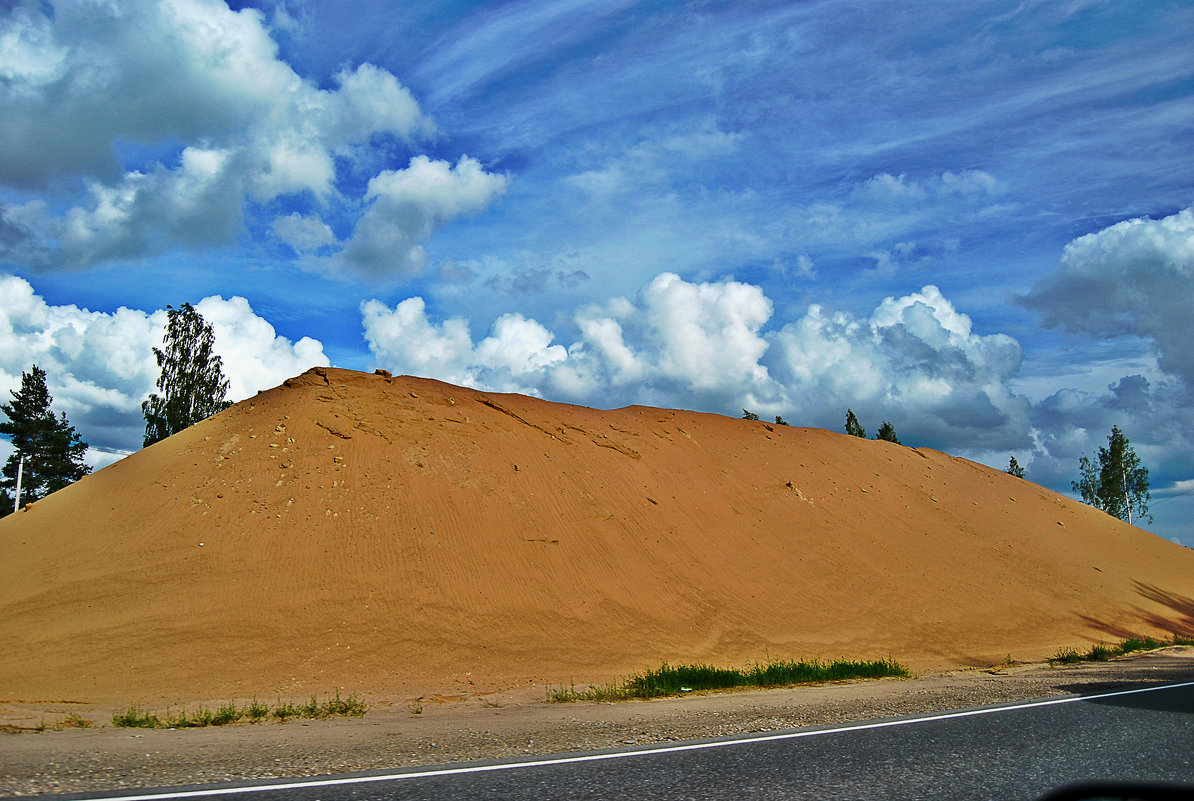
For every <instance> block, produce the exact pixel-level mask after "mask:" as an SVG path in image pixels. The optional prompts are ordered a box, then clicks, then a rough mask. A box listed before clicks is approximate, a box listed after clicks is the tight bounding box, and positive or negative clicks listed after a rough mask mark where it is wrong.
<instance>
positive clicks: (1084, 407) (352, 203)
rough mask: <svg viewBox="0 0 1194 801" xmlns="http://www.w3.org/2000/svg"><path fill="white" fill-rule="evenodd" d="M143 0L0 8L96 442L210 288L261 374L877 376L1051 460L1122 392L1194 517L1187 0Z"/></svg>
mask: <svg viewBox="0 0 1194 801" xmlns="http://www.w3.org/2000/svg"><path fill="white" fill-rule="evenodd" d="M118 6H119V9H118V10H117V9H114V8H108V7H105V5H104V4H91V3H81V2H78V3H74V2H69V3H68V2H62V3H59V2H31V3H19V2H18V3H16V4H15V5H14V4H6V5H5V6H4V8H5V9H6V10H2V11H0V107H2V108H3V109H4V114H3V115H0V293H2V296H3V308H2V309H0V390H5V389H11V388H14V387H16V386H17V385H18V384H19V380H20V374H21V371H22V370H26V369H28V368H29V366H30V365H31V364H33V363H37V364H40V365H41V366H43V367H45V368H46V369H47V372H48V374H49V382H50V388H51V392H52V393H53V394H54V396H55V399H56V402H57V406H58V408H61V409H63V410H65V411H66V412H67V414H68V416H69V417H70V419H71V421H72V422H73V423H75V425H76V426H77V427H78V428H79V429H80V431H81V433H82V434H83V436H84V438H85V439H87V441H88V442H90V443H91V444H92V446H93V449H92V459H93V460H94V461H95V463H96V464H104V463H107V462H108V461H111V460H112V459H113V458H116V456H118V455H119V454H120V453H124V452H128V451H131V450H133V449H135V448H136V447H137V446H138V445H139V442H140V431H141V428H142V426H143V423H142V420H141V417H140V401H141V400H142V399H143V398H144V397H145V395H146V394H147V393H148V392H149V391H151V390H152V389H153V382H154V380H155V379H156V376H157V372H156V365H155V364H154V362H153V357H152V353H151V351H150V349H151V348H152V347H153V346H154V345H155V344H156V343H157V342H159V341H160V338H161V331H162V326H163V325H164V313H163V310H164V309H165V307H166V306H167V305H168V304H173V305H177V304H179V303H182V302H184V301H190V302H192V303H196V304H198V305H199V306H200V308H201V311H203V313H204V315H205V317H207V318H208V319H209V320H210V321H211V322H212V323H213V325H214V326H215V328H216V345H217V350H219V351H220V353H221V355H222V357H223V359H224V361H225V366H226V372H227V373H228V374H229V376H230V378H231V380H232V384H233V387H232V390H233V394H234V395H236V396H237V397H246V396H248V395H250V394H252V393H253V392H255V391H257V390H259V389H262V388H266V387H269V386H273V385H275V384H277V383H279V382H280V381H281V380H283V379H285V378H286V377H287V376H288V375H291V374H294V373H297V372H300V371H302V370H303V369H306V368H307V367H310V366H313V365H315V364H328V363H330V364H335V365H338V366H342V367H349V368H355V369H373V368H374V367H384V368H386V369H390V370H392V371H394V372H400V373H412V374H417V375H425V376H432V377H436V378H441V379H444V380H448V381H453V382H456V383H468V384H472V385H476V386H481V387H486V388H489V389H493V390H499V391H519V392H527V393H533V394H537V395H540V396H542V397H546V398H549V399H553V400H562V401H569V402H576V403H583V404H587V405H593V406H599V407H614V406H620V405H625V404H630V403H646V404H652V405H662V406H675V407H682V408H692V409H700V410H705V411H713V412H719V413H724V414H733V415H738V414H741V409H742V408H744V407H745V408H750V409H751V410H753V411H755V412H757V413H759V414H760V415H762V416H764V417H767V418H770V417H773V416H774V415H777V414H779V415H783V417H784V418H785V419H786V420H788V421H789V422H791V423H794V424H799V425H815V426H824V427H828V428H833V429H837V430H840V429H841V427H842V422H843V420H844V415H845V409H846V408H847V407H850V408H852V409H854V411H855V412H857V413H858V415H859V417H860V419H861V420H862V423H863V425H864V426H866V427H867V428H868V430H870V431H872V432H873V431H874V430H875V429H876V428H877V427H878V425H879V423H880V422H881V421H882V420H890V421H892V422H893V423H894V424H895V426H896V429H897V431H898V432H899V433H900V436H901V438H902V439H903V440H904V441H905V442H906V443H908V444H913V445H927V446H931V447H936V448H940V449H942V450H945V451H948V452H950V453H954V454H958V455H962V456H966V457H968V458H972V459H976V460H979V461H983V462H985V463H988V464H991V465H994V466H997V467H1001V468H1002V467H1004V466H1006V464H1007V460H1008V457H1009V455H1011V454H1015V455H1016V457H1017V459H1018V460H1019V461H1020V463H1021V464H1023V465H1024V466H1025V467H1026V468H1027V471H1028V477H1029V478H1030V479H1032V480H1035V481H1038V482H1040V483H1042V484H1044V485H1046V486H1049V487H1050V488H1053V489H1056V490H1060V491H1068V489H1069V483H1070V481H1071V480H1072V479H1074V478H1076V477H1077V464H1078V459H1079V457H1080V456H1082V455H1089V454H1091V453H1093V452H1094V450H1095V449H1096V448H1097V447H1098V446H1099V445H1100V444H1104V443H1105V441H1106V437H1107V433H1108V432H1109V430H1110V428H1111V426H1112V425H1119V426H1120V427H1121V428H1123V429H1124V431H1125V432H1126V433H1127V434H1128V436H1129V438H1130V439H1131V440H1132V442H1133V444H1134V445H1135V447H1136V449H1137V451H1138V452H1139V453H1140V455H1141V456H1142V458H1143V459H1144V462H1145V464H1146V465H1148V466H1149V467H1150V469H1151V471H1152V478H1153V482H1152V483H1153V490H1154V506H1153V511H1154V514H1155V515H1156V522H1155V523H1154V524H1153V525H1152V526H1150V528H1151V529H1152V530H1153V531H1156V532H1157V533H1158V534H1161V535H1162V536H1166V537H1170V538H1178V539H1181V540H1183V541H1184V542H1185V543H1186V544H1188V545H1194V530H1192V529H1191V528H1190V525H1189V522H1188V521H1189V519H1190V518H1191V515H1192V514H1194V447H1192V445H1194V394H1192V392H1194V355H1191V354H1192V353H1194V350H1191V349H1189V348H1188V347H1187V346H1186V343H1187V342H1188V340H1189V338H1190V337H1189V335H1190V333H1191V331H1190V329H1191V326H1190V320H1189V312H1190V309H1191V308H1194V211H1191V205H1192V204H1194V147H1192V144H1194V56H1192V55H1191V50H1190V46H1189V42H1190V41H1191V37H1192V34H1194V6H1192V5H1191V4H1190V3H1186V2H1166V3H1160V2H1157V3H1153V2H1138V3H1121V2H1094V1H1093V0H1092V1H1091V2H1084V1H1082V0H1074V1H1073V2H1056V1H1053V0H1050V1H1049V2H1001V3H996V2H989V3H988V2H969V3H955V2H948V3H946V2H909V1H907V0H904V1H903V2H898V3H897V2H890V3H889V2H882V1H881V0H866V1H865V2H805V3H764V2H726V3H713V2H709V3H688V4H684V3H634V2H609V3H599V2H551V3H544V2H505V3H463V2H456V3H453V2H447V3H445V2H410V3H402V4H393V3H389V2H353V3H347V2H344V3H341V2H318V3H316V2H306V3H304V2H278V3H261V4H243V5H242V4H235V5H234V6H233V7H231V8H230V7H229V6H227V5H225V4H223V3H218V2H206V1H205V0H174V2H160V3H159V2H148V0H135V1H131V2H126V3H121V4H118ZM3 447H4V446H3V445H2V444H0V449H2V448H3Z"/></svg>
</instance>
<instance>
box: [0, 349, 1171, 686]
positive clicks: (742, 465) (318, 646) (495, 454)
mask: <svg viewBox="0 0 1194 801" xmlns="http://www.w3.org/2000/svg"><path fill="white" fill-rule="evenodd" d="M1192 598H1194V550H1190V549H1187V548H1182V547H1180V546H1177V545H1174V544H1173V543H1170V542H1167V541H1164V540H1162V539H1160V538H1157V537H1155V536H1153V535H1150V534H1148V533H1146V532H1144V531H1141V530H1139V529H1135V528H1132V527H1129V526H1127V525H1125V524H1123V523H1120V522H1119V521H1116V520H1113V519H1112V518H1110V517H1109V516H1107V515H1105V514H1103V513H1102V512H1099V511H1097V510H1095V509H1092V508H1089V507H1086V506H1083V505H1082V504H1079V503H1076V502H1074V501H1071V500H1069V499H1066V498H1064V497H1061V496H1059V495H1056V494H1054V493H1051V492H1049V491H1047V490H1045V489H1043V488H1041V487H1039V486H1037V485H1035V484H1032V483H1029V482H1026V481H1023V480H1020V479H1015V478H1012V477H1010V476H1007V475H1005V474H1003V473H1001V472H998V471H995V470H991V469H989V468H986V467H982V466H980V465H977V464H974V463H972V462H967V461H964V460H960V459H955V458H952V457H950V456H947V455H945V454H942V453H939V452H936V451H931V450H918V449H912V448H906V447H900V446H897V445H892V444H889V443H883V442H875V441H865V440H860V439H857V438H853V437H846V436H844V435H839V434H835V433H832V432H828V431H824V430H817V429H802V428H795V427H790V428H789V427H781V426H773V425H768V424H765V423H761V422H748V421H743V420H735V419H731V418H726V417H721V416H717V415H709V414H700V413H694V412H683V411H671V410H660V409H652V408H643V407H631V408H627V409H621V410H616V411H596V410H591V409H585V408H581V407H575V406H567V405H562V404H553V403H548V402H544V401H540V400H536V399H532V398H526V397H522V396H517V395H499V394H493V393H484V392H478V391H474V390H469V389H462V388H459V387H453V386H450V385H447V384H442V383H439V382H435V381H430V380H425V379H415V378H406V377H401V378H389V377H386V376H380V375H367V374H363V373H355V372H350V371H344V370H336V369H322V368H319V369H315V370H312V371H310V372H308V373H305V374H304V375H302V376H300V377H297V378H294V379H291V380H289V381H287V382H286V383H285V384H284V385H283V386H281V387H278V388H276V389H273V390H270V391H268V392H264V393H261V394H259V395H258V396H256V397H255V398H252V399H250V400H247V401H244V402H242V403H239V404H237V405H236V406H234V407H233V408H231V409H229V410H228V411H226V412H224V413H222V414H220V415H217V416H216V417H214V418H211V419H209V420H206V421H204V422H203V423H200V424H199V425H196V426H194V427H193V428H191V429H189V430H187V431H185V432H183V433H181V434H179V435H176V436H174V437H171V438H170V439H168V440H165V441H163V442H160V443H158V444H156V445H154V446H152V447H150V448H146V449H144V450H142V451H140V452H138V453H135V454H133V455H132V456H130V457H128V458H127V459H124V460H122V461H121V462H119V463H117V464H114V465H112V466H110V467H108V468H106V469H104V470H101V471H99V472H97V473H95V474H94V475H91V476H88V477H87V478H85V479H83V480H82V481H80V482H78V483H77V484H75V485H73V486H71V487H68V488H67V489H65V490H62V491H61V492H58V493H56V494H55V495H53V496H51V497H49V498H46V499H44V500H43V501H41V502H39V503H37V504H36V505H35V506H34V507H33V508H31V509H30V510H28V511H25V512H21V513H19V514H16V515H11V516H9V517H7V518H4V519H3V520H0V642H3V643H4V647H3V648H0V699H4V700H12V699H21V700H26V701H35V700H48V699H78V700H86V701H90V702H93V703H128V702H131V701H137V702H140V703H146V704H159V703H174V702H181V701H187V700H192V701H193V700H196V699H219V698H227V697H230V696H233V695H235V696H237V697H240V698H246V697H248V696H249V695H250V694H252V693H257V694H259V695H261V696H263V697H270V696H272V695H273V694H274V693H280V694H283V695H302V694H303V693H310V692H326V691H330V690H331V689H334V688H338V687H342V688H345V689H347V690H350V691H357V692H364V693H367V694H369V695H371V696H378V695H385V694H409V693H416V694H418V693H423V692H442V693H453V692H467V691H481V690H486V689H494V688H497V687H509V686H512V685H515V684H525V683H527V682H528V681H529V682H543V681H550V682H554V683H560V682H567V681H568V680H570V679H576V680H577V681H578V682H579V681H584V682H588V681H592V680H609V679H612V678H614V677H616V676H618V675H624V674H626V673H628V672H631V671H634V670H637V669H641V668H643V667H647V666H651V665H654V664H657V663H658V661H659V660H661V659H667V660H671V661H677V660H682V661H692V660H710V661H715V662H718V663H726V664H738V663H742V662H745V661H747V660H749V659H754V658H759V657H763V656H765V655H767V654H770V655H771V656H782V657H787V656H794V657H797V656H799V657H830V658H832V657H846V658H871V657H881V656H892V657H895V658H897V659H899V660H901V661H903V662H905V663H907V664H910V665H912V666H914V667H922V668H923V667H931V666H948V665H974V664H989V663H992V662H998V661H1002V660H1003V659H1004V658H1005V657H1006V656H1007V655H1008V654H1009V653H1010V654H1011V655H1012V656H1013V657H1014V658H1016V659H1036V658H1044V657H1047V656H1049V655H1050V654H1051V653H1053V652H1054V651H1055V650H1056V648H1057V647H1058V646H1059V645H1064V644H1073V645H1081V644H1082V643H1083V642H1089V641H1093V640H1099V639H1104V640H1113V639H1117V638H1118V637H1121V636H1124V635H1125V634H1127V633H1131V632H1154V633H1168V632H1172V631H1175V630H1176V631H1183V632H1185V633H1187V634H1194V600H1191V599H1192Z"/></svg>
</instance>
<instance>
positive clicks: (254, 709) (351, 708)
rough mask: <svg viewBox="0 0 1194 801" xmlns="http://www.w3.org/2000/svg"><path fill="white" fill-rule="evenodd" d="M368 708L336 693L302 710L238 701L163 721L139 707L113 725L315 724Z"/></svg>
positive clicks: (114, 720)
mask: <svg viewBox="0 0 1194 801" xmlns="http://www.w3.org/2000/svg"><path fill="white" fill-rule="evenodd" d="M368 709H369V705H368V704H366V703H365V702H364V701H362V700H361V699H360V698H358V697H357V696H356V695H349V696H348V697H347V698H341V697H340V692H339V691H336V692H335V693H334V694H333V695H332V696H331V697H330V698H327V699H325V700H323V701H320V700H319V698H317V697H316V696H314V695H313V696H311V700H310V701H308V702H307V703H305V704H302V705H301V706H296V705H295V704H294V703H292V702H290V701H283V700H282V699H280V698H279V699H278V702H277V704H275V705H274V706H273V707H271V706H270V705H269V704H263V703H261V702H260V701H258V700H257V698H256V697H254V698H253V700H252V701H251V702H249V704H248V705H247V706H243V707H241V706H237V704H236V701H229V702H228V703H227V704H224V705H223V706H220V707H218V708H216V709H215V710H214V711H213V710H211V709H208V708H207V707H205V706H200V707H199V708H198V709H196V710H195V712H194V713H192V714H188V713H187V710H186V709H185V708H184V709H183V710H182V711H181V712H179V713H178V714H177V715H174V714H171V713H170V711H169V710H167V711H166V715H165V716H164V717H159V716H157V715H153V714H150V713H148V712H146V711H145V710H143V709H141V707H139V706H137V705H135V704H134V705H132V706H130V707H128V708H127V709H123V710H120V711H118V712H116V714H114V715H113V716H112V725H113V726H119V727H124V728H143V729H192V728H202V727H205V726H228V725H230V724H233V723H237V722H238V721H241V720H247V721H249V722H250V723H260V722H261V721H263V720H265V719H267V718H269V717H272V718H273V719H274V720H277V721H280V722H285V721H287V720H289V719H290V718H309V719H312V720H326V719H327V718H330V717H359V716H361V715H363V714H365V712H366V711H368Z"/></svg>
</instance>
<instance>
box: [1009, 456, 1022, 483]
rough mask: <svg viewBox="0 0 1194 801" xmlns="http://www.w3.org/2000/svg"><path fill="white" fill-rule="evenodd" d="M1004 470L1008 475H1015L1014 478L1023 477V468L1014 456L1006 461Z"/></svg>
mask: <svg viewBox="0 0 1194 801" xmlns="http://www.w3.org/2000/svg"><path fill="white" fill-rule="evenodd" d="M1005 472H1006V473H1007V474H1008V475H1009V476H1015V477H1016V478H1024V468H1023V467H1020V463H1019V462H1017V461H1016V457H1015V456H1013V457H1012V458H1011V460H1010V461H1008V463H1007V470H1006V471H1005Z"/></svg>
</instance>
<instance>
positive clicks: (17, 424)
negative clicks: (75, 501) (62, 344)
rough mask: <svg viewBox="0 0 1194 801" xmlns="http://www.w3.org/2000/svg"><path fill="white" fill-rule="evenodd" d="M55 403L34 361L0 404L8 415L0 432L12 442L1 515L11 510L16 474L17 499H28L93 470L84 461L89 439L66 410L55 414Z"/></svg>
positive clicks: (43, 373)
mask: <svg viewBox="0 0 1194 801" xmlns="http://www.w3.org/2000/svg"><path fill="white" fill-rule="evenodd" d="M53 402H54V399H53V397H51V396H50V392H49V390H48V389H47V388H46V371H45V370H43V369H41V368H40V367H38V366H37V365H36V364H35V365H33V369H32V370H30V371H29V372H28V373H25V372H22V373H21V388H20V390H18V391H14V392H13V393H12V402H11V403H5V404H0V411H2V412H4V414H5V416H6V417H7V418H8V420H7V421H6V422H3V423H0V434H5V435H7V436H8V437H9V439H10V440H11V442H12V446H13V452H12V454H11V455H10V456H9V457H8V461H7V462H6V463H5V464H4V470H3V476H4V477H3V480H0V488H3V493H2V495H0V515H4V514H8V513H9V512H11V511H12V508H13V501H14V498H15V493H16V488H17V473H18V472H20V474H21V497H20V500H21V501H23V502H26V503H29V502H32V501H36V500H39V499H41V498H44V497H45V496H46V495H49V494H50V493H51V492H55V491H57V490H60V489H62V488H63V487H65V486H66V485H68V484H71V483H73V482H75V481H78V480H79V479H80V478H82V477H83V476H85V475H87V474H88V473H89V472H91V468H90V467H88V466H87V465H86V464H84V463H83V455H84V454H85V453H87V443H86V442H84V441H83V440H82V439H80V437H79V434H78V432H77V431H75V427H74V426H72V425H71V424H70V423H69V422H67V419H66V414H61V415H59V416H58V417H55V416H54V412H53V410H52V409H51V408H50V406H51V404H52V403H53ZM22 457H24V464H23V465H22V464H21V458H22Z"/></svg>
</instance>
